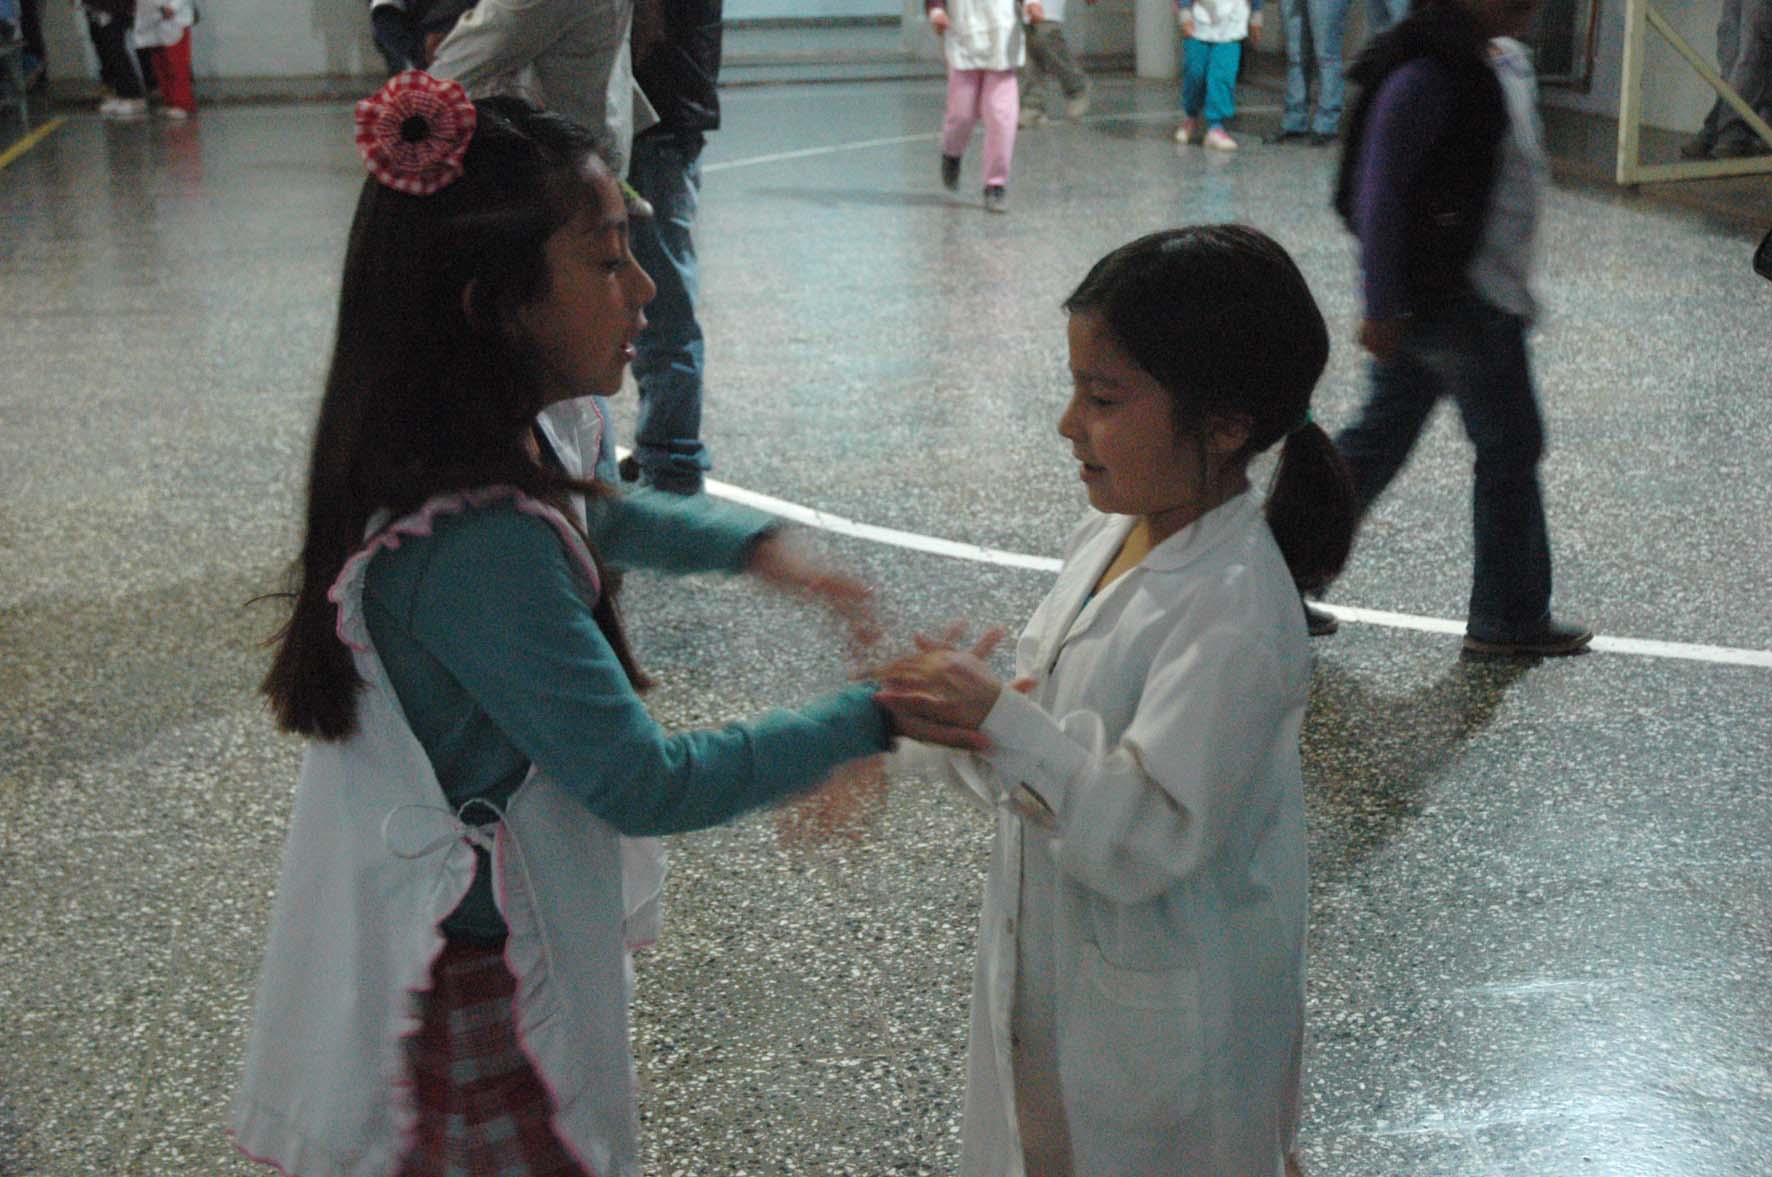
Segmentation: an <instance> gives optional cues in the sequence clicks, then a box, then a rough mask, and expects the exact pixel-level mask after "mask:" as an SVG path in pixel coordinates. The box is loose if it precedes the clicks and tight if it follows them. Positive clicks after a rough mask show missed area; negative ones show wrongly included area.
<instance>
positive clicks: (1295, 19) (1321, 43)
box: [1280, 0, 1348, 135]
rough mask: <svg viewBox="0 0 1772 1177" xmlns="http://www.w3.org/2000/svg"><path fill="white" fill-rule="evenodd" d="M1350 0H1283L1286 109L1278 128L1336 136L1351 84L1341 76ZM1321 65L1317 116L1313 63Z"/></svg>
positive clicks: (1292, 131)
mask: <svg viewBox="0 0 1772 1177" xmlns="http://www.w3.org/2000/svg"><path fill="white" fill-rule="evenodd" d="M1347 6H1348V0H1280V19H1281V20H1283V21H1284V22H1285V24H1286V100H1285V101H1286V113H1285V114H1284V115H1282V116H1281V118H1280V129H1281V130H1282V131H1289V132H1291V133H1293V134H1295V135H1301V134H1303V133H1304V132H1306V131H1315V132H1317V133H1318V134H1320V135H1333V134H1335V132H1336V130H1337V129H1338V128H1339V127H1340V126H1341V104H1342V101H1343V94H1344V92H1345V90H1346V88H1347V82H1346V79H1345V78H1344V77H1343V76H1342V67H1341V38H1342V33H1343V29H1344V27H1345V26H1346V24H1347ZM1313 61H1314V62H1315V63H1316V67H1317V116H1316V118H1315V119H1314V120H1313V119H1312V118H1311V117H1310V110H1311V92H1310V79H1309V66H1310V64H1311V63H1312V62H1313Z"/></svg>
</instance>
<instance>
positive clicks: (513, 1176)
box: [396, 943, 594, 1177]
mask: <svg viewBox="0 0 1772 1177" xmlns="http://www.w3.org/2000/svg"><path fill="white" fill-rule="evenodd" d="M516 992H517V979H516V978H515V977H513V976H512V975H511V971H510V969H509V968H507V967H506V965H505V961H504V955H503V953H502V952H500V951H499V950H497V949H492V948H477V947H474V946H472V945H468V944H457V943H451V944H449V945H448V946H447V947H445V948H444V950H443V952H442V953H441V954H440V955H439V956H438V957H437V959H436V962H435V963H434V964H433V965H432V966H431V990H430V992H428V993H420V994H415V995H414V1001H415V1002H416V1012H417V1013H418V1015H419V1017H420V1019H421V1024H420V1027H419V1031H418V1033H417V1034H415V1035H414V1036H412V1037H411V1038H409V1039H407V1041H406V1050H407V1077H408V1078H409V1079H410V1081H411V1083H412V1086H413V1094H414V1096H415V1098H416V1101H417V1104H418V1123H417V1127H416V1131H415V1134H414V1138H413V1142H412V1146H411V1148H410V1150H409V1151H408V1152H407V1154H406V1158H405V1160H404V1161H402V1162H401V1164H400V1168H399V1169H398V1171H397V1175H396V1177H594V1175H593V1174H592V1173H591V1172H590V1170H589V1169H587V1168H585V1167H584V1166H583V1165H582V1164H580V1163H579V1162H578V1160H577V1159H575V1158H574V1157H573V1155H572V1153H571V1152H569V1151H568V1150H567V1148H566V1146H565V1145H564V1144H563V1143H561V1141H560V1138H559V1137H558V1136H556V1135H555V1133H554V1129H553V1125H552V1123H551V1122H550V1119H551V1117H552V1115H553V1110H554V1108H553V1100H552V1099H551V1098H550V1097H549V1095H548V1089H547V1087H546V1085H545V1084H543V1083H542V1081H541V1076H539V1075H537V1074H536V1073H535V1068H534V1067H533V1066H532V1065H531V1064H530V1062H529V1058H528V1056H527V1055H525V1054H524V1053H523V1051H522V1049H521V1047H519V1046H518V1044H517V1029H516V1024H515V1022H514V1020H513V1019H512V1016H511V1004H512V1001H513V999H514V998H515V996H516Z"/></svg>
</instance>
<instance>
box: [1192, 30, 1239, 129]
mask: <svg viewBox="0 0 1772 1177" xmlns="http://www.w3.org/2000/svg"><path fill="white" fill-rule="evenodd" d="M1181 49H1182V59H1181V60H1182V68H1181V110H1182V113H1183V114H1185V115H1187V116H1188V117H1189V118H1198V117H1199V116H1200V112H1201V111H1205V112H1206V125H1207V126H1208V127H1222V126H1223V125H1224V123H1225V120H1226V119H1228V118H1230V117H1231V116H1232V115H1234V114H1236V113H1237V65H1238V63H1239V62H1241V61H1242V60H1243V43H1242V42H1241V41H1196V40H1194V39H1193V38H1192V37H1189V38H1188V39H1187V40H1185V41H1183V42H1182V43H1181Z"/></svg>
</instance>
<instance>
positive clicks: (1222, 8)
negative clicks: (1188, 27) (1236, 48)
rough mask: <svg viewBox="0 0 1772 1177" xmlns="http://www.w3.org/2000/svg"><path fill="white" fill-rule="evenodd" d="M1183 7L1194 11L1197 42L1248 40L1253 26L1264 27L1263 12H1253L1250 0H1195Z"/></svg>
mask: <svg viewBox="0 0 1772 1177" xmlns="http://www.w3.org/2000/svg"><path fill="white" fill-rule="evenodd" d="M1180 8H1181V9H1182V11H1188V10H1190V9H1191V11H1192V12H1193V17H1194V40H1196V41H1211V42H1213V43H1215V44H1223V43H1225V42H1229V41H1242V40H1245V39H1247V38H1248V36H1249V26H1250V25H1252V24H1253V25H1260V24H1261V12H1260V11H1259V10H1257V11H1254V12H1251V11H1250V0H1191V3H1185V4H1182V5H1181V6H1180Z"/></svg>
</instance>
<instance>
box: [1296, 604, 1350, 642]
mask: <svg viewBox="0 0 1772 1177" xmlns="http://www.w3.org/2000/svg"><path fill="white" fill-rule="evenodd" d="M1299 604H1301V605H1303V606H1304V627H1305V629H1307V630H1309V631H1310V635H1311V636H1312V637H1313V638H1326V637H1328V636H1329V635H1330V634H1332V633H1334V632H1335V631H1336V630H1338V629H1340V628H1341V621H1340V620H1339V619H1338V618H1337V617H1336V616H1335V614H1333V613H1331V612H1329V610H1327V609H1319V608H1317V607H1316V606H1315V605H1313V604H1311V603H1310V602H1309V601H1307V600H1305V599H1304V598H1302V597H1300V598H1299Z"/></svg>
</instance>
